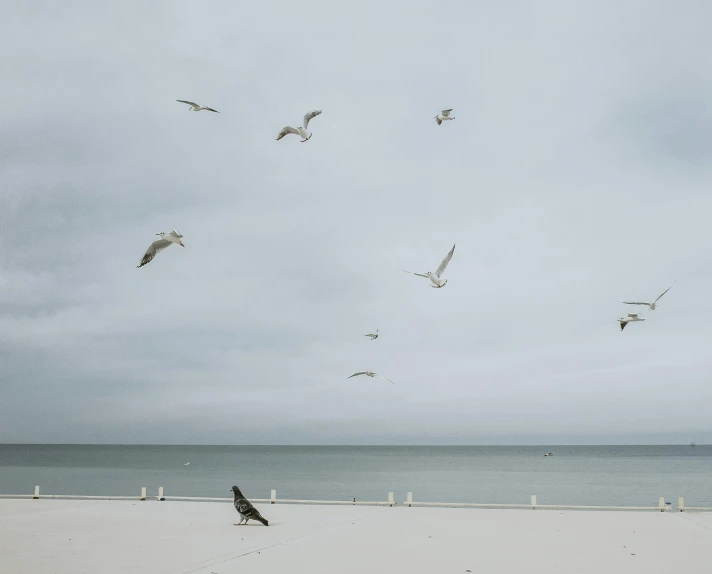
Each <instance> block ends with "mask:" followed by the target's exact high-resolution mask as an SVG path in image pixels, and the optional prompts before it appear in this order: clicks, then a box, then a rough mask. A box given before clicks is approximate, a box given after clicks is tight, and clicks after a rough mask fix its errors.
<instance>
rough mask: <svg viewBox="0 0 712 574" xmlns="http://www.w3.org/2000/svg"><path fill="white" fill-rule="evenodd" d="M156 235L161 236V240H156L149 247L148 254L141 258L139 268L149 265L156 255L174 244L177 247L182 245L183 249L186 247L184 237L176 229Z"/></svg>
mask: <svg viewBox="0 0 712 574" xmlns="http://www.w3.org/2000/svg"><path fill="white" fill-rule="evenodd" d="M156 235H159V236H160V237H161V238H160V239H156V241H154V242H153V243H151V245H149V246H148V249H146V253H144V254H143V257H142V258H141V263H140V264H139V265H137V267H143V266H144V265H146V264H147V263H150V262H151V261H153V258H154V257H155V256H156V255H158V254H159V253H160V252H161V251H163V250H164V249H165V248H166V247H170V246H171V245H173V244H174V243H175V244H176V245H180V246H181V247H185V244H184V243H183V236H182V235H181V234H180V233H179V232H178V231H176V230H175V228H174V229H173V231H171V232H170V233H164V232H163V231H161V232H160V233H156Z"/></svg>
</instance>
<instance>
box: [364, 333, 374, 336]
mask: <svg viewBox="0 0 712 574" xmlns="http://www.w3.org/2000/svg"><path fill="white" fill-rule="evenodd" d="M375 336H376V334H375V333H367V334H366V335H364V337H375Z"/></svg>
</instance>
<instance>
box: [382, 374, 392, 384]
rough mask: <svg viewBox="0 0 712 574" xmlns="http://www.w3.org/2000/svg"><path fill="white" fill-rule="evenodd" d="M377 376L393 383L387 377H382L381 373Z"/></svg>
mask: <svg viewBox="0 0 712 574" xmlns="http://www.w3.org/2000/svg"><path fill="white" fill-rule="evenodd" d="M378 376H379V377H381V378H382V379H386V380H387V381H388V382H389V383H393V381H391V380H390V379H389V378H388V377H384V376H383V375H378ZM393 384H394V385H395V383H393Z"/></svg>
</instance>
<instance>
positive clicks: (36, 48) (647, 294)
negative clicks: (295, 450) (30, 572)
mask: <svg viewBox="0 0 712 574" xmlns="http://www.w3.org/2000/svg"><path fill="white" fill-rule="evenodd" d="M2 13H3V18H2V21H1V22H0V48H1V50H0V54H1V55H0V59H1V62H2V74H1V75H0V88H1V93H2V109H1V111H0V194H1V195H0V197H1V202H2V203H1V205H0V207H1V209H0V442H112V443H117V442H118V443H227V444H242V443H248V444H269V443H278V444H282V443H284V444H291V443H297V444H299V443H317V444H322V443H354V444H384V443H385V444H400V443H404V444H411V443H432V444H440V443H446V444H490V443H492V444H496V443H555V442H558V443H600V442H603V443H631V442H632V443H646V442H652V443H655V442H682V443H686V442H689V441H691V440H695V441H697V442H698V443H701V442H709V441H712V415H710V413H712V384H711V382H710V374H711V373H712V353H710V343H712V337H711V334H712V332H711V330H710V329H711V328H712V327H711V326H710V325H711V322H710V321H711V320H712V249H711V248H710V240H711V239H712V228H711V227H710V214H711V213H712V160H711V158H712V107H711V105H710V102H712V76H710V74H709V62H708V60H709V54H710V51H711V50H712V39H710V36H709V30H708V28H709V22H710V20H711V19H712V6H711V5H710V4H709V3H707V2H704V1H699V2H693V1H687V2H653V1H639V2H634V1H629V2H618V1H611V2H601V1H600V0H599V1H591V2H570V1H560V2H553V1H551V2H537V3H534V2H465V1H463V2H447V1H440V2H422V1H416V2H406V1H378V2H376V1H362V2H351V3H343V2H332V1H329V0H324V1H310V2H291V1H284V2H269V1H267V2H253V3H246V2H240V3H236V2H227V1H226V2H191V3H188V2H150V3H149V2H128V1H122V2H118V1H116V2H96V1H92V2H89V1H87V2H61V3H55V2H49V1H48V2H39V1H38V2H24V3H20V2H5V3H4V4H3V7H2ZM176 99H187V100H193V101H196V102H198V103H201V104H202V105H207V106H211V107H214V108H216V109H218V110H220V111H221V112H222V113H221V114H220V115H218V114H211V113H209V112H201V113H197V114H196V113H192V112H188V111H187V106H184V105H183V104H179V103H177V102H176V101H175V100H176ZM443 108H454V112H453V114H454V115H455V117H456V120H455V121H453V122H448V123H445V124H443V125H442V126H440V127H438V126H437V125H436V123H435V121H434V119H433V116H434V115H435V114H436V113H437V112H439V111H440V110H441V109H443ZM311 109H320V110H323V114H322V115H320V116H319V117H317V118H315V119H314V120H312V122H311V124H310V129H311V130H312V131H313V133H314V136H313V137H312V139H311V140H310V141H309V142H308V143H307V144H300V143H299V139H298V138H297V137H296V136H289V137H287V138H285V139H284V140H281V141H279V142H276V141H275V139H274V138H275V137H276V135H277V133H278V132H279V130H280V129H281V128H282V127H283V126H284V125H287V124H291V125H298V123H299V122H300V121H301V118H302V116H303V115H304V113H305V112H306V111H308V110H311ZM172 226H173V227H176V228H177V229H178V230H180V231H181V233H183V235H184V236H185V242H186V245H187V247H186V248H185V249H181V248H178V247H171V248H170V249H168V250H167V251H165V252H163V253H161V254H160V255H159V256H158V257H157V258H156V259H155V260H154V261H153V262H151V263H150V264H149V265H148V266H146V267H143V268H141V269H136V265H137V264H138V263H139V261H140V258H141V256H142V255H143V252H144V250H145V249H146V247H147V246H148V245H149V244H150V243H151V242H152V241H153V240H154V239H155V238H156V237H155V233H157V232H159V231H169V230H170V228H171V227H172ZM453 243H457V249H456V251H455V255H454V257H453V259H452V262H451V263H450V266H449V267H448V269H447V272H446V275H445V277H447V278H448V279H449V282H448V285H447V287H446V288H444V289H441V290H435V289H430V288H429V287H428V284H427V282H426V281H425V280H424V279H420V278H417V277H413V276H410V275H406V274H405V273H403V272H402V269H404V268H406V269H413V270H416V271H427V270H434V269H435V267H437V265H438V263H439V262H440V260H441V259H442V257H443V256H444V255H445V254H446V253H447V251H448V250H449V249H450V247H451V246H452V244H453ZM674 280H677V283H676V284H675V286H674V287H673V289H672V290H671V291H670V292H669V293H668V294H667V295H666V296H665V297H664V298H663V299H662V300H661V304H660V306H659V307H658V309H657V310H656V311H654V312H651V311H647V310H646V309H644V308H639V309H638V310H640V311H641V313H642V314H643V315H644V316H646V317H648V321H646V322H645V323H638V324H633V325H629V326H628V328H626V330H625V331H624V332H622V333H621V332H620V328H619V326H618V323H617V319H618V318H619V317H621V316H622V315H623V314H624V313H626V312H628V311H633V310H635V309H632V308H629V307H628V308H627V307H626V306H625V305H622V304H621V301H623V300H629V299H631V298H633V299H647V298H651V297H652V298H654V297H656V296H657V295H659V294H660V293H661V292H662V291H663V290H664V289H666V288H667V287H669V286H670V285H671V284H672V282H673V281H674ZM377 326H380V328H381V337H380V338H379V339H378V340H377V341H375V342H371V341H369V340H368V339H367V338H365V337H363V336H362V335H363V333H367V332H370V331H371V330H372V329H375V328H376V327H377ZM365 369H370V370H374V371H377V372H381V373H383V374H384V375H385V376H387V377H389V378H391V379H393V380H394V381H395V382H396V385H390V384H388V383H386V382H384V381H382V380H378V379H368V378H365V377H361V378H356V379H351V380H348V381H346V380H345V377H347V376H348V375H350V374H351V373H353V372H354V371H359V370H365Z"/></svg>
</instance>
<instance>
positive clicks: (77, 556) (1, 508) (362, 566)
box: [0, 500, 712, 574]
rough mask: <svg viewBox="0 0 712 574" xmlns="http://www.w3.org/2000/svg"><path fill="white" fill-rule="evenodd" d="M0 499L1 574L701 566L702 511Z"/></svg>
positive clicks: (405, 573)
mask: <svg viewBox="0 0 712 574" xmlns="http://www.w3.org/2000/svg"><path fill="white" fill-rule="evenodd" d="M258 507H259V508H260V510H261V511H262V513H263V514H264V516H265V517H266V518H267V519H268V520H269V521H270V526H269V527H264V526H262V525H261V524H253V523H250V525H249V526H233V523H235V522H238V521H239V516H238V515H237V513H236V512H235V511H234V509H233V508H232V505H231V504H229V503H210V502H157V501H146V502H139V501H136V502H133V501H85V500H81V501H75V500H0V572H2V573H7V574H84V573H86V574H112V573H114V572H115V573H122V574H128V573H131V574H134V573H135V574H143V573H146V574H149V573H150V574H188V573H191V574H192V573H196V574H212V573H217V574H237V573H238V572H239V573H240V574H245V573H247V572H256V573H259V574H270V573H275V574H285V573H288V574H301V573H304V574H307V573H309V574H322V573H323V574H351V573H353V574H356V573H358V574H363V573H366V572H371V573H379V574H380V573H392V574H400V573H402V574H417V573H421V572H422V573H424V574H449V573H453V574H457V573H465V572H467V571H468V570H469V571H471V572H472V573H473V574H474V573H481V574H489V573H493V574H495V573H496V574H505V573H513V572H516V573H520V572H521V573H527V574H532V573H539V572H540V573H551V572H555V573H567V574H569V573H572V572H591V573H596V574H600V573H603V572H605V573H606V574H613V573H621V574H623V573H625V574H630V573H635V572H641V573H642V572H645V573H646V574H652V573H660V574H663V573H664V574H672V573H682V572H684V573H685V574H696V573H700V574H703V573H704V574H709V572H710V571H711V570H710V568H712V566H711V565H712V514H702V513H699V514H695V513H670V512H666V513H661V512H595V511H590V512H587V511H556V510H536V511H534V510H479V509H477V510H474V509H460V508H404V507H396V508H387V507H386V508H382V507H361V506H296V505H295V506H292V505H279V504H277V505H269V504H262V505H258Z"/></svg>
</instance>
